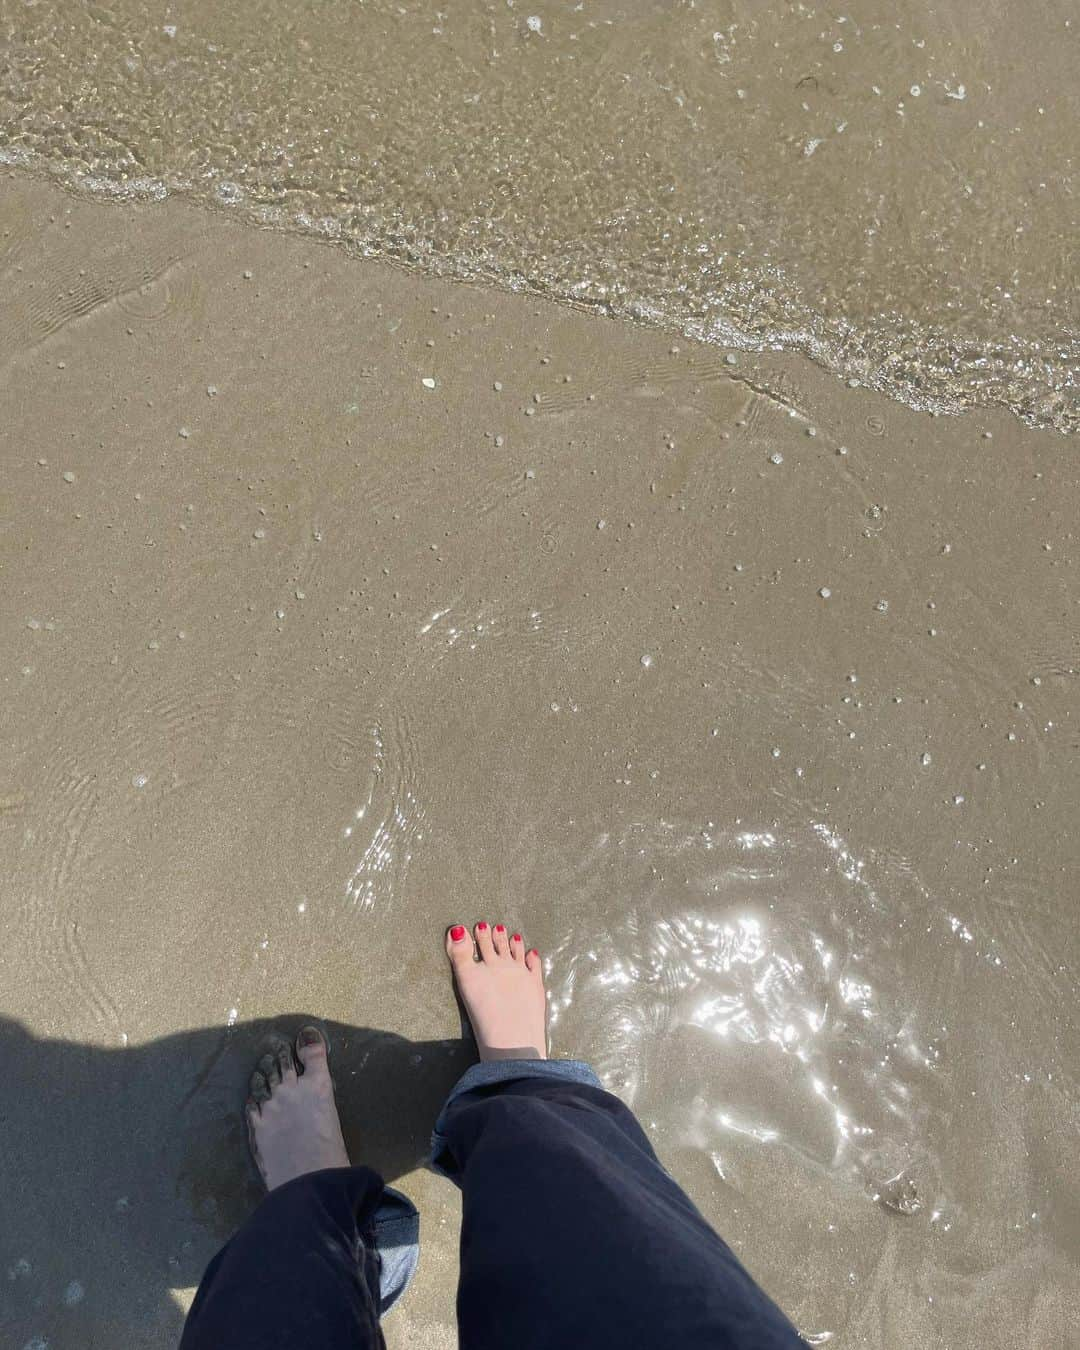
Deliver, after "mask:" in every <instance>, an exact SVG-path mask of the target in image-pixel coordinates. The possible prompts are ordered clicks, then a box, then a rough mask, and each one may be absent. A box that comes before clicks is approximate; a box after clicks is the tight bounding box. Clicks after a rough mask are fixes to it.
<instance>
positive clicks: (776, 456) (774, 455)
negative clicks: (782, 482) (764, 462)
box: [769, 450, 784, 464]
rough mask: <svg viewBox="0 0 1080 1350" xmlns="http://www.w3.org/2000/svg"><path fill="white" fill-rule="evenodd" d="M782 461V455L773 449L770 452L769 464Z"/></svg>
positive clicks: (781, 462)
mask: <svg viewBox="0 0 1080 1350" xmlns="http://www.w3.org/2000/svg"><path fill="white" fill-rule="evenodd" d="M783 462H784V456H783V455H782V454H781V453H780V451H779V450H774V451H773V452H772V454H771V455H770V456H769V463H770V464H783Z"/></svg>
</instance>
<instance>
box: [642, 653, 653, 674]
mask: <svg viewBox="0 0 1080 1350" xmlns="http://www.w3.org/2000/svg"><path fill="white" fill-rule="evenodd" d="M652 663H653V658H652V656H651V655H650V653H649V652H646V653H645V654H644V656H643V657H642V658H641V664H642V665H643V666H644V667H645V669H646V670H648V668H649V667H650V666H651V665H652Z"/></svg>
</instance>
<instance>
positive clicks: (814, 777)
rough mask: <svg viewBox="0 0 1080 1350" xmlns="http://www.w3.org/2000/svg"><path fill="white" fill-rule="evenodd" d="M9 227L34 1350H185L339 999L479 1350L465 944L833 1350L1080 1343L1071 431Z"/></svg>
mask: <svg viewBox="0 0 1080 1350" xmlns="http://www.w3.org/2000/svg"><path fill="white" fill-rule="evenodd" d="M0 248H2V249H3V257H2V259H0V265H2V268H3V272H4V289H3V294H2V297H0V333H2V334H3V335H4V341H3V366H2V368H0V400H2V404H3V419H2V424H0V456H2V459H0V463H2V482H0V492H2V496H0V513H2V514H0V563H2V578H3V603H2V606H0V652H2V662H0V678H2V680H3V690H4V698H3V702H2V704H0V746H2V747H3V757H2V760H0V875H2V876H3V878H4V882H3V891H4V896H5V904H4V906H3V908H2V911H0V1015H2V1018H3V1021H2V1023H0V1026H2V1036H3V1062H4V1065H5V1072H4V1079H5V1090H4V1101H3V1109H2V1112H0V1196H2V1197H3V1199H2V1200H0V1211H2V1217H0V1270H2V1271H3V1272H4V1279H5V1283H4V1300H3V1312H2V1314H0V1333H2V1337H3V1339H4V1341H5V1344H8V1343H10V1344H11V1345H13V1346H16V1347H22V1346H24V1345H32V1344H35V1341H34V1338H35V1337H44V1338H46V1340H47V1344H48V1345H49V1347H50V1350H57V1348H58V1347H59V1348H65V1350H66V1347H69V1346H70V1347H76V1346H77V1347H87V1346H98V1345H100V1346H106V1345H108V1346H113V1345H119V1344H123V1345H125V1346H130V1347H132V1348H133V1350H151V1347H153V1348H154V1350H156V1348H157V1347H164V1346H168V1345H172V1344H174V1343H175V1341H176V1338H177V1335H178V1331H179V1327H180V1324H181V1320H182V1309H183V1307H184V1306H186V1301H187V1299H188V1298H189V1297H190V1290H191V1288H192V1287H193V1286H194V1284H195V1283H196V1282H197V1280H198V1278H199V1275H200V1273H201V1270H202V1267H203V1265H204V1264H205V1262H206V1260H207V1259H208V1257H209V1256H210V1255H211V1254H212V1252H213V1250H214V1249H215V1247H216V1245H217V1244H218V1243H219V1242H220V1240H221V1238H222V1236H223V1235H226V1234H227V1233H228V1231H229V1230H230V1228H231V1226H232V1225H233V1224H234V1223H235V1222H236V1220H237V1218H238V1217H239V1215H241V1214H242V1213H243V1211H244V1208H245V1206H246V1205H248V1204H250V1203H251V1202H252V1201H253V1200H254V1198H255V1196H256V1194H257V1190H256V1187H255V1185H254V1178H253V1177H252V1176H251V1174H250V1172H249V1171H248V1170H246V1169H248V1166H249V1165H248V1162H247V1158H246V1153H245V1147H244V1141H243V1137H242V1133H241V1131H240V1127H239V1115H238V1109H239V1105H240V1099H241V1095H242V1090H243V1080H244V1075H245V1073H246V1069H247V1065H248V1061H249V1059H250V1057H251V1056H252V1055H253V1054H254V1053H255V1051H256V1047H257V1044H258V1041H259V1037H260V1035H261V1034H262V1033H263V1032H264V1031H265V1029H266V1027H267V1026H268V1025H271V1024H275V1025H283V1026H286V1027H293V1026H296V1025H298V1024H299V1021H300V1019H301V1018H308V1017H312V1016H314V1017H317V1018H320V1019H323V1020H324V1021H325V1022H326V1024H327V1026H328V1028H329V1030H330V1032H331V1037H332V1042H333V1051H334V1060H335V1065H336V1073H337V1076H338V1080H339V1083H340V1085H341V1090H342V1099H343V1104H344V1107H345V1114H346V1125H347V1136H348V1138H349V1142H350V1144H351V1146H352V1147H353V1150H354V1156H355V1157H356V1158H357V1160H361V1159H363V1158H370V1159H371V1160H372V1161H374V1162H376V1163H377V1164H378V1165H379V1166H381V1167H382V1168H384V1170H385V1171H386V1173H387V1175H388V1176H389V1177H392V1178H398V1179H400V1182H401V1184H402V1185H403V1187H404V1189H406V1190H407V1191H408V1192H409V1194H410V1195H411V1196H412V1197H413V1198H414V1199H415V1200H416V1201H417V1202H418V1203H419V1204H420V1206H421V1209H422V1211H423V1214H424V1222H425V1228H424V1252H423V1259H422V1265H421V1272H420V1275H419V1277H418V1281H417V1284H416V1286H415V1288H414V1290H413V1291H411V1292H410V1295H409V1296H408V1299H407V1300H406V1302H405V1303H404V1304H403V1305H402V1307H401V1308H400V1309H399V1310H397V1311H395V1312H394V1313H393V1315H392V1316H391V1318H390V1319H389V1321H388V1323H387V1334H388V1340H389V1343H390V1345H391V1347H405V1346H412V1345H424V1346H425V1347H431V1346H434V1347H439V1346H443V1345H446V1346H450V1345H452V1344H453V1343H454V1333H453V1321H452V1314H453V1289H454V1277H455V1271H456V1239H457V1228H456V1225H457V1215H458V1207H457V1199H456V1196H455V1194H454V1193H453V1192H452V1191H451V1190H450V1188H449V1187H448V1186H447V1185H445V1184H444V1183H443V1182H442V1181H441V1180H440V1179H438V1178H434V1177H432V1176H430V1175H429V1174H427V1173H425V1172H424V1171H422V1170H419V1168H420V1163H421V1160H422V1157H423V1150H424V1139H425V1133H426V1129H427V1126H428V1125H429V1123H430V1119H431V1116H432V1114H433V1111H434V1109H435V1106H436V1105H437V1102H438V1099H439V1096H440V1094H441V1092H443V1091H444V1090H445V1088H446V1086H447V1085H448V1083H449V1082H450V1081H452V1079H453V1077H454V1076H455V1074H456V1072H457V1071H458V1070H459V1069H460V1067H461V1066H462V1064H463V1063H464V1062H466V1058H467V1051H466V1050H465V1049H463V1048H462V1046H461V1045H460V1043H459V1039H458V1037H459V1030H460V1028H459V1024H458V1016H457V1012H456V1009H455V1005H454V1002H453V999H452V997H451V995H450V991H449V981H448V975H447V971H446V968H445V957H444V955H443V952H442V948H441V932H442V929H443V927H444V925H445V924H447V923H448V922H451V921H454V920H457V919H462V920H466V921H469V920H472V919H475V918H479V917H485V916H486V917H488V918H492V919H494V918H498V917H503V918H505V919H506V920H507V921H508V922H511V923H513V924H515V925H517V926H520V927H521V928H522V929H523V931H524V932H525V933H526V935H527V936H528V938H529V940H530V941H531V942H535V943H536V945H537V946H538V947H539V948H540V950H541V951H542V952H544V953H545V954H546V955H547V956H548V958H549V959H550V962H551V969H550V977H549V989H550V994H551V1005H552V1016H553V1042H554V1047H555V1050H556V1051H557V1052H559V1053H563V1054H573V1055H580V1056H583V1057H586V1058H589V1059H591V1060H592V1061H593V1062H594V1063H595V1064H596V1066H597V1068H598V1070H599V1072H600V1073H601V1074H602V1075H603V1077H604V1078H605V1081H606V1082H608V1084H609V1085H610V1086H611V1087H612V1088H613V1089H614V1090H617V1091H619V1092H620V1093H622V1094H623V1095H624V1096H625V1097H626V1098H627V1099H628V1100H629V1101H630V1102H631V1103H632V1104H633V1105H634V1106H635V1108H636V1110H637V1111H638V1113H639V1114H640V1116H641V1118H642V1120H643V1122H644V1123H645V1125H646V1127H647V1128H648V1129H649V1131H650V1134H651V1136H652V1138H653V1139H654V1141H655V1143H656V1146H657V1148H658V1150H659V1151H660V1153H661V1155H662V1157H663V1158H664V1159H665V1161H666V1162H667V1163H668V1164H669V1165H670V1166H671V1168H672V1169H673V1171H674V1172H675V1174H676V1176H678V1178H679V1179H680V1180H681V1181H682V1182H683V1183H684V1184H685V1185H686V1187H687V1188H688V1190H689V1191H690V1193H691V1195H692V1196H693V1197H694V1199H695V1200H696V1201H697V1202H698V1204H699V1205H700V1206H701V1208H702V1209H703V1211H704V1212H705V1213H706V1215H707V1216H708V1217H709V1218H710V1220H711V1221H713V1222H714V1223H715V1224H716V1225H717V1227H718V1228H719V1230H720V1231H721V1232H722V1233H723V1234H724V1235H725V1237H727V1239H728V1240H729V1241H730V1242H731V1243H732V1245H733V1246H734V1247H735V1249H736V1250H737V1251H738V1252H739V1253H740V1255H741V1256H742V1257H743V1259H744V1260H745V1261H746V1262H747V1264H748V1265H749V1267H750V1269H751V1270H752V1271H753V1273H754V1274H755V1275H756V1276H757V1277H758V1278H759V1279H760V1280H761V1281H762V1283H763V1284H764V1285H765V1287H766V1288H767V1289H768V1290H769V1292H770V1293H771V1294H772V1295H773V1296H774V1297H775V1298H776V1299H777V1300H778V1301H779V1302H780V1303H781V1304H782V1306H784V1307H785V1309H786V1310H787V1311H788V1312H789V1313H790V1314H791V1315H792V1317H793V1318H794V1319H795V1321H796V1322H797V1324H798V1325H799V1327H800V1329H801V1330H802V1331H803V1332H804V1333H805V1334H806V1335H807V1336H808V1337H810V1338H811V1339H812V1340H813V1339H814V1338H817V1343H824V1342H826V1341H828V1340H830V1339H831V1341H832V1342H834V1343H837V1344H843V1345H852V1346H855V1345H858V1346H870V1347H895V1346H900V1345H927V1346H932V1345H933V1346H937V1345H941V1346H950V1347H968V1346H971V1347H974V1346H980V1347H985V1346H988V1345H993V1346H1001V1347H1006V1346H1008V1347H1012V1346H1016V1347H1019V1346H1032V1345H1040V1346H1043V1345H1045V1346H1058V1345H1061V1346H1065V1345H1068V1344H1070V1341H1069V1337H1070V1336H1071V1335H1072V1333H1070V1332H1069V1330H1068V1328H1069V1327H1070V1326H1073V1327H1075V1326H1076V1325H1077V1322H1078V1318H1080V1308H1078V1306H1077V1304H1078V1299H1077V1294H1076V1290H1077V1288H1078V1287H1080V1283H1078V1279H1077V1275H1078V1266H1080V1208H1078V1206H1077V1202H1076V1192H1075V1184H1074V1178H1075V1176H1076V1175H1077V1170H1078V1163H1080V1158H1078V1149H1077V1142H1076V1141H1077V1130H1076V1127H1077V1103H1078V1100H1080V1097H1078V1086H1077V1064H1078V1058H1077V1049H1078V1046H1077V1030H1078V1014H1077V1007H1078V1004H1077V976H1076V971H1077V960H1078V956H1080V952H1078V939H1077V927H1076V919H1075V904H1076V900H1075V897H1076V894H1077V876H1078V870H1080V869H1078V864H1080V855H1078V849H1077V845H1076V842H1075V803H1076V800H1077V788H1078V786H1080V784H1078V765H1080V754H1078V737H1080V732H1078V727H1077V708H1078V704H1077V692H1078V683H1077V680H1078V675H1080V615H1078V610H1077V601H1078V597H1080V588H1078V578H1077V541H1076V521H1077V519H1078V518H1080V462H1078V460H1077V456H1076V453H1075V447H1074V446H1073V444H1072V443H1071V441H1069V440H1068V439H1066V438H1063V437H1061V436H1058V435H1056V434H1053V433H1050V432H1039V431H1033V430H1029V429H1025V428H1024V427H1023V426H1022V425H1021V423H1020V422H1018V421H1017V420H1016V419H1014V418H1012V417H1011V416H1010V415H1008V414H1005V413H999V414H971V415H968V416H965V417H963V418H932V417H929V416H927V415H925V414H921V413H917V412H914V411H911V410H909V409H907V408H905V407H903V406H901V405H899V404H897V403H894V402H890V401H888V400H886V399H885V398H883V397H881V396H879V395H877V394H874V393H872V392H870V391H868V390H866V389H863V388H848V387H846V386H844V385H843V384H841V383H839V382H838V381H837V380H836V379H835V378H834V377H832V376H830V375H827V374H825V373H823V372H822V371H820V370H819V369H817V368H816V367H815V366H813V365H811V364H810V363H809V362H808V361H806V360H804V359H802V358H800V357H796V356H784V355H763V356H755V357H751V356H748V355H746V354H745V353H740V354H735V353H728V352H726V351H725V350H724V349H720V348H715V347H713V348H709V347H705V346H698V345H696V344H694V343H692V342H687V341H678V342H676V343H673V342H672V340H671V338H670V337H669V336H664V335H663V334H660V333H657V332H650V331H644V330H639V329H635V328H633V327H631V326H628V325H621V324H616V323H613V322H610V321H605V320H601V319H598V318H595V317H591V316H588V315H584V314H580V313H575V312H573V311H570V310H567V309H560V308H557V307H555V306H553V305H550V304H548V303H546V302H538V301H536V300H533V299H530V298H528V297H525V296H521V295H508V294H498V293H494V292H491V291H488V290H485V289H482V288H477V287H465V286H460V285H455V284H453V283H451V282H448V281H440V280H434V279H431V278H427V279H425V278H419V277H416V276H413V275H409V274H407V273H404V272H401V271H397V270H394V269H392V268H390V267H388V266H386V265H384V264H382V263H377V262H371V261H369V262H358V261H357V260H355V259H350V258H348V257H347V256H345V255H344V254H343V253H342V252H340V251H337V250H334V249H332V248H329V247H326V246H323V245H319V244H317V243H315V242H313V241H311V240H308V239H302V238H297V237H288V236H285V235H279V234H273V233H269V232H258V231H255V230H252V229H250V228H249V227H246V226H243V225H241V224H239V223H234V222H231V221H229V220H225V219H221V218H218V217H215V216H213V215H210V214H206V213H203V212H201V211H200V210H198V209H197V208H195V207H193V206H189V205H184V204H182V203H179V202H175V201H173V202H169V203H167V204H165V205H162V206H138V205H127V206H124V207H122V208H121V207H116V206H110V205H105V204H101V203H89V202H83V201H79V200H77V199H75V198H73V197H71V196H67V195H65V194H63V193H61V192H60V191H59V190H56V189H53V188H51V187H46V186H43V185H41V184H36V183H33V182H31V181H29V180H27V179H23V178H19V177H16V176H13V175H12V176H8V177H6V178H4V179H3V180H2V184H0ZM729 358H730V359H729ZM431 381H433V382H434V388H430V387H428V384H427V383H426V382H431Z"/></svg>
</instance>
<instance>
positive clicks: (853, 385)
mask: <svg viewBox="0 0 1080 1350" xmlns="http://www.w3.org/2000/svg"><path fill="white" fill-rule="evenodd" d="M847 387H848V388H849V389H858V387H859V381H858V380H857V379H856V378H855V376H854V375H852V377H851V378H850V379H849V380H848V382H847Z"/></svg>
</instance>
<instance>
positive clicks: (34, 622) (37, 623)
mask: <svg viewBox="0 0 1080 1350" xmlns="http://www.w3.org/2000/svg"><path fill="white" fill-rule="evenodd" d="M26 626H27V628H33V629H35V630H36V629H38V628H40V627H41V620H40V619H27V621H26Z"/></svg>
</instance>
